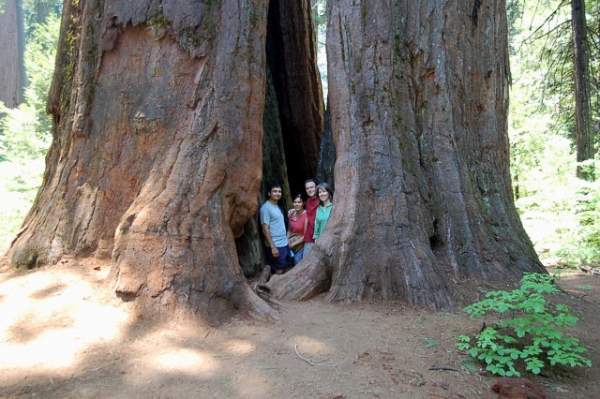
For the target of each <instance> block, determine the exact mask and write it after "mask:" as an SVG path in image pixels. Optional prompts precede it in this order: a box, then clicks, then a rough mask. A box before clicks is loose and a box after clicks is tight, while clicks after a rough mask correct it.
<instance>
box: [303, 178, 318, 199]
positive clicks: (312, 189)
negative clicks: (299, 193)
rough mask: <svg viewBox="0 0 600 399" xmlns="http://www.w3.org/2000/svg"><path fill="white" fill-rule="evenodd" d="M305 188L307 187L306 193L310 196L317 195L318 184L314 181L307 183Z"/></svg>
mask: <svg viewBox="0 0 600 399" xmlns="http://www.w3.org/2000/svg"><path fill="white" fill-rule="evenodd" d="M304 188H305V189H306V194H308V196H309V197H310V198H314V197H315V193H316V191H317V186H316V185H315V183H314V182H312V181H311V182H308V183H306V185H305V186H304Z"/></svg>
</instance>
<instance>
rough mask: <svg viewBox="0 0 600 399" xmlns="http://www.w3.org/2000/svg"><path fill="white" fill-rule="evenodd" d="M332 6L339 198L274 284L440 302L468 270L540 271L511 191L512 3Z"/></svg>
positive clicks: (369, 1)
mask: <svg viewBox="0 0 600 399" xmlns="http://www.w3.org/2000/svg"><path fill="white" fill-rule="evenodd" d="M328 7H329V9H328V20H329V22H328V31H327V35H328V36H327V52H328V57H329V60H328V76H329V93H330V95H329V97H330V103H331V121H332V127H333V132H334V140H335V146H336V153H337V161H336V166H335V183H336V193H335V196H334V201H333V202H334V207H333V211H332V213H331V217H330V219H329V221H328V225H327V228H326V230H325V232H324V234H323V235H322V236H321V237H320V238H319V239H318V240H317V243H316V245H315V249H314V250H313V252H312V253H311V255H309V256H308V257H307V258H305V260H304V261H303V262H302V263H301V264H300V265H299V266H298V267H297V268H295V270H293V271H292V272H291V273H289V274H287V275H285V276H283V278H282V279H278V281H277V282H276V283H274V284H273V291H274V293H275V294H276V295H277V296H279V297H284V298H295V299H306V298H308V297H310V296H311V295H314V294H317V293H319V292H321V291H323V289H327V288H329V298H330V299H332V300H367V299H399V300H404V301H406V302H408V303H411V304H415V305H421V306H428V307H432V308H438V309H440V308H448V307H451V306H452V303H453V300H452V295H451V294H452V291H453V290H454V288H455V287H456V286H455V284H459V283H461V282H464V281H466V280H468V279H481V280H486V281H488V282H490V283H493V282H494V281H495V282H500V281H503V282H506V281H515V280H517V279H518V278H519V277H520V276H521V275H522V273H523V272H526V271H529V272H542V273H543V272H544V269H543V267H542V265H541V264H540V262H539V260H538V259H537V256H536V254H535V252H534V250H533V246H532V244H531V242H530V241H529V239H528V237H527V235H526V233H525V231H524V229H523V227H522V225H521V222H520V220H519V217H518V214H517V212H516V209H515V207H514V202H513V196H512V189H511V182H510V175H509V158H508V148H509V146H508V138H507V137H508V136H507V126H506V115H507V103H508V78H509V67H508V54H507V35H506V18H505V3H504V1H495V2H481V1H478V0H475V1H469V2H464V1H442V0H435V1H412V0H404V1H386V0H365V1H361V2H356V1H353V0H340V1H336V2H328ZM298 287H300V288H298ZM504 287H505V285H504Z"/></svg>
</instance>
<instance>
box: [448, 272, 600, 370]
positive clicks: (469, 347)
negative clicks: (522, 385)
mask: <svg viewBox="0 0 600 399" xmlns="http://www.w3.org/2000/svg"><path fill="white" fill-rule="evenodd" d="M553 279H554V278H553V277H552V276H548V275H543V274H535V273H534V274H526V275H525V276H523V278H522V279H521V286H520V287H519V288H517V289H515V290H513V291H511V292H507V291H491V292H488V293H487V295H486V299H484V300H482V301H480V302H477V303H474V304H472V305H470V306H467V307H466V308H465V309H464V310H465V311H466V312H467V313H468V314H469V315H470V316H471V317H477V318H479V317H484V316H487V315H489V314H490V313H492V312H493V313H494V314H495V315H498V320H497V321H496V322H495V323H494V324H493V326H486V324H485V323H484V327H483V329H482V331H481V332H480V333H479V334H477V335H476V336H475V342H474V344H471V337H469V336H467V335H461V336H459V337H458V343H457V347H458V348H459V349H460V350H464V351H467V353H468V354H469V355H471V356H472V357H473V358H476V359H478V360H479V361H481V362H484V363H485V364H486V369H487V370H489V371H491V372H492V373H493V374H499V375H502V376H508V377H510V376H520V375H521V373H520V372H519V371H518V370H517V368H518V367H519V364H518V362H522V363H523V364H524V366H525V370H526V371H528V372H531V373H533V374H539V373H540V371H541V369H542V368H543V367H545V366H547V365H550V366H555V365H558V364H560V365H564V366H570V367H575V366H588V367H591V366H592V362H591V361H590V360H589V359H587V358H585V357H583V356H582V355H581V354H582V353H585V352H586V351H587V349H585V348H584V347H582V346H580V345H579V340H578V339H577V338H573V337H568V336H566V335H565V334H564V330H565V329H566V328H568V327H571V328H574V327H576V326H577V320H578V318H577V317H575V316H573V315H571V314H570V313H569V309H568V308H567V306H565V305H563V304H559V305H556V307H555V309H554V311H550V310H549V309H548V308H547V302H546V298H545V296H544V295H548V294H556V293H559V290H558V288H556V286H555V285H554V283H553V281H554V280H553ZM505 315H509V316H510V317H509V318H504V317H503V316H505Z"/></svg>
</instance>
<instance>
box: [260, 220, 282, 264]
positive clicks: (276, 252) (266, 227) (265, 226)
mask: <svg viewBox="0 0 600 399" xmlns="http://www.w3.org/2000/svg"><path fill="white" fill-rule="evenodd" d="M262 231H263V235H264V236H265V239H266V240H267V243H269V247H271V253H272V254H273V257H275V258H279V250H278V249H277V247H276V246H275V244H273V239H272V238H271V232H270V231H269V225H268V224H263V225H262Z"/></svg>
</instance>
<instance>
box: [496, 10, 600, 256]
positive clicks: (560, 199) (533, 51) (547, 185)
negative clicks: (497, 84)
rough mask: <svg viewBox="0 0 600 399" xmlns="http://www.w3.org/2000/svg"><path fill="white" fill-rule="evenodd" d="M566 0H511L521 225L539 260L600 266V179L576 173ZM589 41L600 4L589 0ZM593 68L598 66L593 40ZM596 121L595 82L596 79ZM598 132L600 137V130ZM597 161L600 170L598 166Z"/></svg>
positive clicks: (513, 142) (513, 136)
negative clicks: (588, 179) (593, 180)
mask: <svg viewBox="0 0 600 399" xmlns="http://www.w3.org/2000/svg"><path fill="white" fill-rule="evenodd" d="M568 5H569V2H561V1H557V0H541V1H539V2H517V1H513V0H510V1H509V2H507V11H508V16H509V29H510V30H509V33H510V38H511V45H510V49H511V75H512V86H511V93H510V100H511V102H510V111H509V137H510V153H511V154H510V155H511V166H510V168H511V175H512V178H513V187H514V193H515V197H516V205H517V208H518V210H519V213H520V214H521V220H522V222H523V226H524V227H525V230H526V231H527V233H528V235H529V236H530V238H531V240H532V242H533V244H534V246H535V249H536V251H537V252H538V254H539V256H540V258H541V259H542V260H543V261H544V262H547V263H552V264H558V265H560V266H567V267H575V266H579V265H581V264H589V265H596V264H600V252H599V248H600V247H599V245H598V243H599V241H600V239H599V235H600V233H599V232H600V220H599V219H598V213H597V210H598V209H599V208H598V207H599V205H600V202H599V201H598V194H597V193H598V192H599V190H598V188H599V186H598V183H597V182H596V183H589V184H588V183H586V182H585V181H581V180H579V179H577V178H576V176H575V171H576V168H577V166H578V165H577V162H576V156H575V151H574V148H575V145H574V136H573V132H574V119H573V109H574V105H573V101H574V100H573V96H572V91H573V80H572V74H573V71H572V69H573V68H572V59H571V58H570V54H571V53H570V52H572V40H571V34H570V29H571V27H570V22H569V21H570V8H569V7H568ZM586 10H587V14H588V26H589V27H590V29H592V30H590V39H592V38H593V37H596V38H597V37H598V32H597V31H596V32H595V33H594V32H593V29H596V28H594V27H597V26H598V21H599V20H600V2H598V1H595V2H586ZM590 48H591V50H590V51H591V54H592V55H591V56H590V60H591V65H590V68H591V71H597V70H598V67H599V66H600V56H593V54H597V53H598V52H599V51H600V47H599V44H598V41H597V40H591V43H590ZM590 75H591V76H592V79H594V77H596V76H598V73H597V72H593V73H590ZM592 86H593V87H592V92H593V93H591V94H590V95H591V97H590V98H591V100H592V111H593V116H592V117H593V118H594V120H593V124H596V125H597V124H598V123H599V122H598V119H599V115H600V114H599V112H598V111H599V110H600V106H598V104H599V103H600V101H599V96H598V93H599V92H598V89H597V88H598V87H599V86H598V84H593V85H592ZM598 137H600V136H598ZM597 163H598V162H596V170H598V169H597V168H598V164H597Z"/></svg>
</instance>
